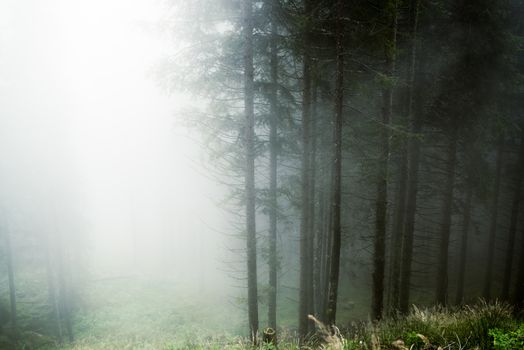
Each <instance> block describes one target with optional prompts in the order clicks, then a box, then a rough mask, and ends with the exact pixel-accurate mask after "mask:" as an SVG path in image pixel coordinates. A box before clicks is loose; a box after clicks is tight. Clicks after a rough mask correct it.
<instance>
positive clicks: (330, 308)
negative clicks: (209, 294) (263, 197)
mask: <svg viewBox="0 0 524 350" xmlns="http://www.w3.org/2000/svg"><path fill="white" fill-rule="evenodd" d="M337 16H338V19H337V34H336V35H337V39H336V46H337V47H336V49H337V57H336V62H337V63H336V64H337V68H336V69H337V71H336V74H337V75H336V81H335V121H334V130H333V184H332V186H333V189H332V194H333V203H332V215H333V234H332V239H333V242H332V246H331V249H332V250H331V251H332V253H331V259H330V268H329V286H328V301H327V307H326V322H327V324H328V325H334V324H335V321H336V314H337V299H338V280H339V270H340V245H341V236H342V234H341V233H342V227H341V224H340V217H341V216H340V207H341V199H342V198H341V192H342V113H343V103H344V46H343V33H344V32H343V26H342V19H341V17H342V0H338V1H337Z"/></svg>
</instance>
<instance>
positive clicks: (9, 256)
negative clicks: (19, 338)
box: [4, 228, 17, 328]
mask: <svg viewBox="0 0 524 350" xmlns="http://www.w3.org/2000/svg"><path fill="white" fill-rule="evenodd" d="M4 235H5V237H4V238H5V254H6V261H7V278H8V284H9V302H10V305H11V310H10V311H11V325H12V326H13V328H16V327H17V312H16V287H15V273H14V267H13V250H12V246H11V234H10V233H9V229H8V228H6V229H5V233H4Z"/></svg>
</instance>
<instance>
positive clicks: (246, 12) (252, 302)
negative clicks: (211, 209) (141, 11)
mask: <svg viewBox="0 0 524 350" xmlns="http://www.w3.org/2000/svg"><path fill="white" fill-rule="evenodd" d="M242 5H243V6H242V10H243V18H244V23H243V38H244V114H245V127H244V129H245V135H244V137H245V140H244V142H245V159H246V168H245V196H246V236H247V239H246V242H247V289H248V318H249V330H250V336H251V340H252V342H253V343H256V337H257V332H258V292H257V241H256V223H255V112H254V83H253V79H254V69H253V4H252V0H244V1H243V2H242Z"/></svg>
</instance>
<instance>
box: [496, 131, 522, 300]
mask: <svg viewBox="0 0 524 350" xmlns="http://www.w3.org/2000/svg"><path fill="white" fill-rule="evenodd" d="M522 130H523V131H522V136H521V138H520V150H519V158H518V163H517V178H516V181H515V192H514V193H513V201H512V204H511V218H510V225H509V235H508V248H507V251H506V261H505V265H504V280H503V282H502V294H501V299H502V300H506V301H507V300H509V288H510V284H511V270H512V268H513V255H514V253H515V248H514V247H515V236H516V234H517V221H518V218H519V207H520V196H521V187H522V179H523V178H524V127H523V129H522Z"/></svg>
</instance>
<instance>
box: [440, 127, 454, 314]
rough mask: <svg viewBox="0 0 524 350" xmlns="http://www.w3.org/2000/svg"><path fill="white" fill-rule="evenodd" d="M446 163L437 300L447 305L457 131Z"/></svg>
mask: <svg viewBox="0 0 524 350" xmlns="http://www.w3.org/2000/svg"><path fill="white" fill-rule="evenodd" d="M447 157H448V159H447V165H446V184H445V187H444V203H443V208H442V223H441V225H442V226H441V228H440V248H439V254H438V264H437V291H436V302H437V304H440V305H446V302H447V291H448V260H449V254H448V251H449V236H450V232H451V218H452V214H453V212H452V211H453V189H454V187H455V168H456V164H457V132H456V131H453V134H452V135H451V139H450V140H449V145H448V155H447Z"/></svg>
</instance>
